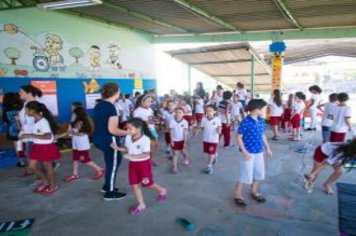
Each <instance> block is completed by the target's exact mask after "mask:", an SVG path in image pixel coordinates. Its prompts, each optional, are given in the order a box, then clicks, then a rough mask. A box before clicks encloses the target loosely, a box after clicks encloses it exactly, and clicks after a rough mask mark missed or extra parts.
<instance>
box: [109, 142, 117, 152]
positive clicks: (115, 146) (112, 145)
mask: <svg viewBox="0 0 356 236" xmlns="http://www.w3.org/2000/svg"><path fill="white" fill-rule="evenodd" d="M110 147H111V148H112V149H114V150H117V151H118V149H119V146H117V145H116V143H111V144H110Z"/></svg>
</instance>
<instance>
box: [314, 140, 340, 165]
mask: <svg viewBox="0 0 356 236" xmlns="http://www.w3.org/2000/svg"><path fill="white" fill-rule="evenodd" d="M341 144H343V142H334V143H332V142H327V143H323V144H322V145H320V146H318V147H317V148H316V149H315V152H314V160H315V161H317V162H323V161H325V160H326V161H327V163H328V164H330V165H333V164H335V162H336V161H337V157H338V155H336V156H335V155H334V152H335V149H336V148H337V147H338V146H339V145H341Z"/></svg>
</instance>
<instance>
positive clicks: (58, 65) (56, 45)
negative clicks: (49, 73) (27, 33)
mask: <svg viewBox="0 0 356 236" xmlns="http://www.w3.org/2000/svg"><path fill="white" fill-rule="evenodd" d="M62 49H63V40H62V38H61V37H60V36H59V35H58V34H47V35H46V42H45V52H46V54H47V55H48V58H49V62H50V64H51V67H52V70H53V71H57V70H58V69H60V70H61V71H64V69H65V67H64V61H63V56H62V55H61V54H60V53H59V51H60V50H62Z"/></svg>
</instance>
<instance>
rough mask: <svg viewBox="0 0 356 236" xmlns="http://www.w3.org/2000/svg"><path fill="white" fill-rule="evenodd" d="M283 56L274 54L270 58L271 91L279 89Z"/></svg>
mask: <svg viewBox="0 0 356 236" xmlns="http://www.w3.org/2000/svg"><path fill="white" fill-rule="evenodd" d="M282 67H283V56H282V55H281V54H274V56H273V58H272V91H273V90H275V89H281V81H282Z"/></svg>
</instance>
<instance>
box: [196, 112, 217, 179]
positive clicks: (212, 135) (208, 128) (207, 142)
mask: <svg viewBox="0 0 356 236" xmlns="http://www.w3.org/2000/svg"><path fill="white" fill-rule="evenodd" d="M216 113H217V108H216V106H214V105H207V106H206V113H205V114H206V116H205V117H204V118H203V120H202V123H201V127H202V128H203V146H204V149H203V151H204V153H205V154H207V156H208V166H207V168H206V170H205V173H206V174H209V175H211V174H212V173H213V164H214V163H215V162H216V158H217V151H216V150H217V147H218V143H219V136H220V134H221V126H222V124H221V120H220V118H219V117H217V116H216Z"/></svg>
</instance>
